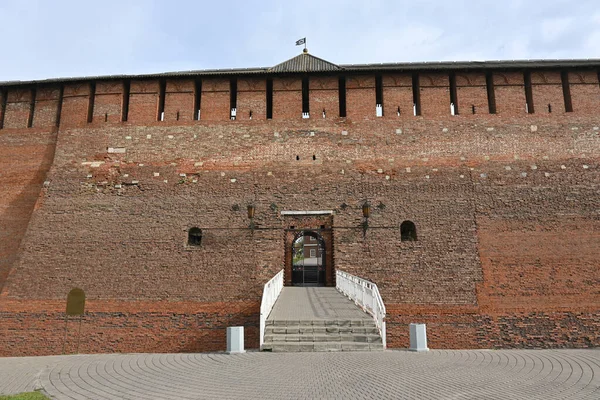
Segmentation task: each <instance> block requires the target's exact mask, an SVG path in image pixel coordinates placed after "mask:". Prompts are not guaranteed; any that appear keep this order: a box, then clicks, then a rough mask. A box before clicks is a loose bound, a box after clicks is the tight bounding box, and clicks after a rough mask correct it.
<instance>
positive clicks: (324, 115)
mask: <svg viewBox="0 0 600 400" xmlns="http://www.w3.org/2000/svg"><path fill="white" fill-rule="evenodd" d="M326 116H327V115H326V114H325V109H323V119H325V117H326Z"/></svg>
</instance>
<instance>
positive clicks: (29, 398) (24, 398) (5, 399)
mask: <svg viewBox="0 0 600 400" xmlns="http://www.w3.org/2000/svg"><path fill="white" fill-rule="evenodd" d="M0 400H49V398H48V397H46V396H44V395H43V394H41V393H40V392H27V393H19V394H11V395H10V396H1V395H0Z"/></svg>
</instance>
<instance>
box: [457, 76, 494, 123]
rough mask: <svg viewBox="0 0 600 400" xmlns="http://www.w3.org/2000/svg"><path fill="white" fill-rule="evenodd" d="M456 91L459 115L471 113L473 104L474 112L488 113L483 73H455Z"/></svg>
mask: <svg viewBox="0 0 600 400" xmlns="http://www.w3.org/2000/svg"><path fill="white" fill-rule="evenodd" d="M456 93H457V95H456V97H457V98H458V114H459V115H461V114H462V115H469V114H471V115H472V114H473V106H475V114H488V113H489V112H490V109H489V104H488V95H487V87H486V81H485V75H484V74H482V73H461V74H457V75H456Z"/></svg>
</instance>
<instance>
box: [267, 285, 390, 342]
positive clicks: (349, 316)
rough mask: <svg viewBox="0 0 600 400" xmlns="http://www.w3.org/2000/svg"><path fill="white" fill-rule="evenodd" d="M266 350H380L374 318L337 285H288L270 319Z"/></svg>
mask: <svg viewBox="0 0 600 400" xmlns="http://www.w3.org/2000/svg"><path fill="white" fill-rule="evenodd" d="M262 349H263V351H274V352H295V351H376V350H383V342H382V340H381V336H380V335H379V330H378V329H377V327H376V326H375V321H374V320H373V318H372V317H371V316H370V315H368V314H366V313H365V312H363V311H362V310H361V309H360V308H359V307H357V306H356V305H355V304H354V303H353V302H352V301H350V300H349V299H348V298H346V297H345V296H343V295H342V294H340V293H339V292H338V291H337V290H336V289H335V288H324V287H321V288H297V287H285V288H284V289H283V291H282V292H281V295H280V297H279V299H278V300H277V302H276V303H275V306H274V307H273V311H272V312H271V315H269V317H268V318H267V321H266V326H265V336H264V345H263V348H262Z"/></svg>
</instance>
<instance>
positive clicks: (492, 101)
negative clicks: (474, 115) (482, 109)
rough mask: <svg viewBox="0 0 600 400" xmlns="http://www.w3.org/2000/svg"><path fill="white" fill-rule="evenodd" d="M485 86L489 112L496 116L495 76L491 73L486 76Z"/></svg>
mask: <svg viewBox="0 0 600 400" xmlns="http://www.w3.org/2000/svg"><path fill="white" fill-rule="evenodd" d="M485 86H486V89H487V98H488V109H489V112H490V114H496V93H495V92H494V76H493V75H492V73H491V72H488V73H487V74H485Z"/></svg>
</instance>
